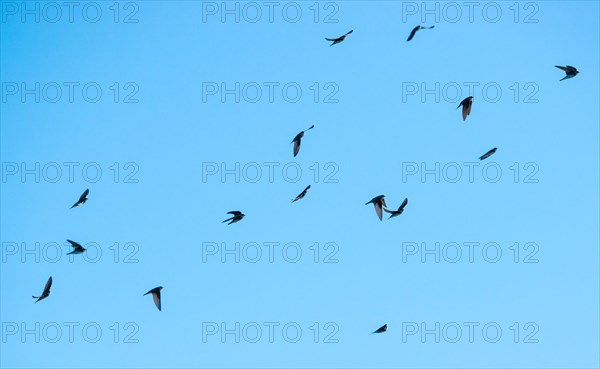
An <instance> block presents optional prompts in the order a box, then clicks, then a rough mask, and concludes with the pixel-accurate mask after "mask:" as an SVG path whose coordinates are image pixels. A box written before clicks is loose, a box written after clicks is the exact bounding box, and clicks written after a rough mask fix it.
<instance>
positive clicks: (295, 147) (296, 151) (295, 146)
mask: <svg viewBox="0 0 600 369" xmlns="http://www.w3.org/2000/svg"><path fill="white" fill-rule="evenodd" d="M301 142H302V139H301V138H298V139H297V140H294V157H296V155H298V152H299V151H300V143H301ZM309 151H310V150H309Z"/></svg>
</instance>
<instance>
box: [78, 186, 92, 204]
mask: <svg viewBox="0 0 600 369" xmlns="http://www.w3.org/2000/svg"><path fill="white" fill-rule="evenodd" d="M89 194H90V190H89V188H88V189H86V190H85V191H83V193H82V194H81V196H79V201H83V200H85V199H87V197H88V195H89Z"/></svg>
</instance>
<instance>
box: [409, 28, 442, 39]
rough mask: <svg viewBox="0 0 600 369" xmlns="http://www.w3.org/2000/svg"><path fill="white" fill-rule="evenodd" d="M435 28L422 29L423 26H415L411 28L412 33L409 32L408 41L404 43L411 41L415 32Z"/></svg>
mask: <svg viewBox="0 0 600 369" xmlns="http://www.w3.org/2000/svg"><path fill="white" fill-rule="evenodd" d="M434 27H435V26H431V27H423V26H416V27H415V28H413V30H412V31H410V35H409V36H408V39H407V40H406V41H410V40H412V39H413V37H415V34H416V33H417V31H420V30H422V29H432V28H434Z"/></svg>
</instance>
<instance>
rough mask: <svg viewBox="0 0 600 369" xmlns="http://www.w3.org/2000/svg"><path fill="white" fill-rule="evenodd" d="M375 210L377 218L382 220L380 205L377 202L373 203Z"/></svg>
mask: <svg viewBox="0 0 600 369" xmlns="http://www.w3.org/2000/svg"><path fill="white" fill-rule="evenodd" d="M375 212H376V213H377V216H378V217H379V220H383V212H382V211H381V205H379V204H378V203H375Z"/></svg>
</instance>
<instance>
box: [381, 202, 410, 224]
mask: <svg viewBox="0 0 600 369" xmlns="http://www.w3.org/2000/svg"><path fill="white" fill-rule="evenodd" d="M407 204H408V199H407V198H406V199H404V201H402V204H400V207H399V208H398V210H388V209H383V210H385V211H386V212H387V213H390V214H392V215H390V217H389V218H388V219H392V218H393V217H397V216H398V215H400V214H402V213H403V212H404V208H405V207H406V205H407Z"/></svg>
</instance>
